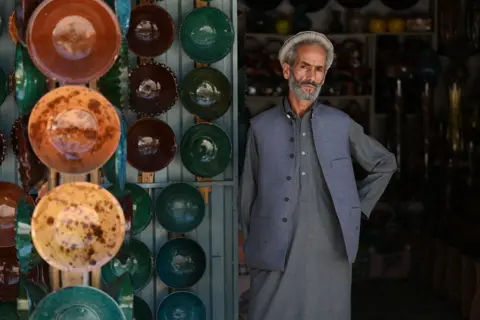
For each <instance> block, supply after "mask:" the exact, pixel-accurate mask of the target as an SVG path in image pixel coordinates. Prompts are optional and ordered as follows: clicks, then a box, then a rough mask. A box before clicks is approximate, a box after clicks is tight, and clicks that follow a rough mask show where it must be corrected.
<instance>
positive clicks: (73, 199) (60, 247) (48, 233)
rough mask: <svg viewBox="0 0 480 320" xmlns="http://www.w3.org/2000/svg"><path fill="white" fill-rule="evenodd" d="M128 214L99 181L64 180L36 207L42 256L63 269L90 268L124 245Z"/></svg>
mask: <svg viewBox="0 0 480 320" xmlns="http://www.w3.org/2000/svg"><path fill="white" fill-rule="evenodd" d="M124 236H125V217H124V215H123V211H122V207H121V206H120V203H119V202H118V201H117V199H115V197H114V196H113V195H112V194H111V193H110V192H108V191H107V190H105V189H103V188H102V187H100V186H99V185H97V184H93V183H89V182H73V183H68V184H62V185H60V186H58V187H56V188H55V189H53V190H52V191H50V192H49V193H48V194H47V195H45V196H44V197H43V198H42V199H41V200H40V202H39V203H38V204H37V206H36V207H35V211H34V213H33V218H32V240H33V243H34V245H35V248H36V249H37V251H38V253H39V254H40V256H41V257H42V258H43V260H45V261H46V262H48V264H50V265H51V266H54V267H55V268H57V269H60V270H63V271H75V272H90V271H92V270H94V269H96V268H99V267H101V266H103V265H105V264H106V263H108V262H109V261H110V260H111V259H112V257H114V256H115V255H116V254H117V252H118V251H119V250H120V247H121V246H122V243H123V239H124Z"/></svg>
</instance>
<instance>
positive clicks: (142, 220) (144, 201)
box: [107, 183, 152, 235]
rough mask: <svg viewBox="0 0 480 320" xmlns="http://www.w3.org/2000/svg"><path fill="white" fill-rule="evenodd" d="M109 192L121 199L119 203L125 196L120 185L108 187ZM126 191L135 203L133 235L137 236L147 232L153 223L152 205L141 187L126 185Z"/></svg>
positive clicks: (131, 184)
mask: <svg viewBox="0 0 480 320" xmlns="http://www.w3.org/2000/svg"><path fill="white" fill-rule="evenodd" d="M107 190H108V191H110V192H111V193H112V194H113V195H114V196H115V197H116V198H117V199H119V201H120V199H121V198H122V196H123V194H124V192H123V191H122V190H121V189H120V186H119V185H112V186H110V187H108V189H107ZM125 191H126V192H128V193H129V194H130V197H131V199H132V202H133V219H132V220H133V221H132V225H133V226H132V233H133V235H136V234H139V233H140V232H142V231H143V230H145V228H146V227H147V226H148V225H149V224H150V221H152V203H151V201H150V196H149V195H148V193H147V191H145V189H143V188H142V187H140V186H139V185H136V184H134V183H127V184H126V185H125Z"/></svg>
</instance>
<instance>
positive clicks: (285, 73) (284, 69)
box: [282, 63, 292, 80]
mask: <svg viewBox="0 0 480 320" xmlns="http://www.w3.org/2000/svg"><path fill="white" fill-rule="evenodd" d="M291 71H292V70H291V69H290V65H289V64H288V63H283V64H282V72H283V77H284V78H285V79H286V80H288V78H290V72H291Z"/></svg>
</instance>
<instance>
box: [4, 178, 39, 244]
mask: <svg viewBox="0 0 480 320" xmlns="http://www.w3.org/2000/svg"><path fill="white" fill-rule="evenodd" d="M23 197H25V198H26V199H27V202H28V203H30V204H32V205H33V204H35V202H34V201H33V199H32V198H31V197H30V196H29V195H28V194H27V193H25V191H24V190H23V189H22V188H20V186H18V185H17V184H14V183H10V182H5V181H0V248H11V247H14V246H15V216H16V213H17V212H16V211H17V207H18V203H19V202H20V200H21V199H22V198H23Z"/></svg>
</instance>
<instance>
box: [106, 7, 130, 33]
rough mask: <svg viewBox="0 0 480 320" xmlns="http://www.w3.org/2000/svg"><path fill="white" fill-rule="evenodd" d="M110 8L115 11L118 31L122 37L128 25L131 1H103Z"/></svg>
mask: <svg viewBox="0 0 480 320" xmlns="http://www.w3.org/2000/svg"><path fill="white" fill-rule="evenodd" d="M105 2H106V3H107V4H108V5H109V6H110V8H111V9H112V10H113V11H115V14H116V15H117V19H118V23H119V24H120V29H121V30H122V35H123V37H125V36H126V34H127V31H128V27H129V25H130V12H131V11H132V1H128V0H105Z"/></svg>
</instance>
